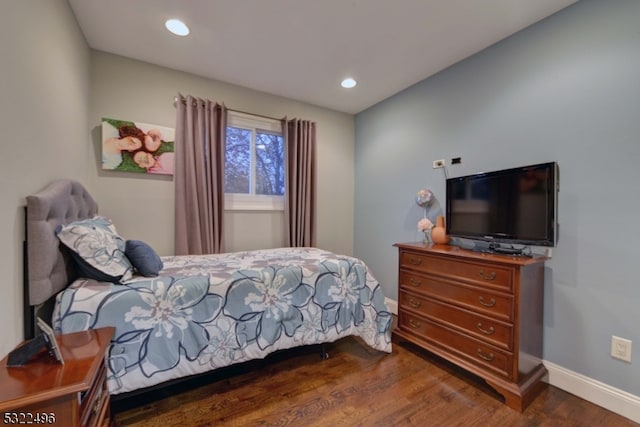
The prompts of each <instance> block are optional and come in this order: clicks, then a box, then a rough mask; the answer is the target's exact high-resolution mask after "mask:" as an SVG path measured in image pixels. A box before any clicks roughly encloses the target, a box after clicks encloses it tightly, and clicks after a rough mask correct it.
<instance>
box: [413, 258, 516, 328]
mask: <svg viewBox="0 0 640 427" xmlns="http://www.w3.org/2000/svg"><path fill="white" fill-rule="evenodd" d="M400 289H404V290H407V291H410V292H413V293H418V294H420V295H424V296H428V297H431V298H436V299H439V300H442V301H445V302H448V303H451V304H454V305H457V306H461V307H464V308H467V309H469V310H472V311H475V312H478V313H482V314H486V315H488V316H491V317H495V318H498V319H503V320H508V321H513V312H514V306H513V296H512V295H509V294H504V293H499V292H494V291H491V290H489V289H485V288H482V287H477V286H471V285H467V284H464V283H459V282H452V281H445V280H439V279H435V278H432V277H430V276H426V275H421V274H414V273H412V272H408V271H405V270H401V271H400Z"/></svg>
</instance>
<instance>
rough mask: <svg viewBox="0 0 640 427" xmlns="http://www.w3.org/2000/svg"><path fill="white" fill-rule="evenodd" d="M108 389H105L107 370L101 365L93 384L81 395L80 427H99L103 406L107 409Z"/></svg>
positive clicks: (102, 415)
mask: <svg viewBox="0 0 640 427" xmlns="http://www.w3.org/2000/svg"><path fill="white" fill-rule="evenodd" d="M108 402H109V389H108V388H107V369H106V367H105V364H104V363H102V365H101V366H100V368H99V369H98V373H97V374H96V376H95V378H94V382H93V383H92V384H91V386H90V387H89V389H88V390H87V391H86V392H85V393H83V394H82V397H81V403H80V425H82V426H99V425H101V424H102V422H101V420H102V418H104V414H103V413H104V412H105V406H107V408H106V409H108V406H109V405H108Z"/></svg>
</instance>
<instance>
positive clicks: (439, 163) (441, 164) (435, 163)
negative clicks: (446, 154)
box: [433, 159, 444, 169]
mask: <svg viewBox="0 0 640 427" xmlns="http://www.w3.org/2000/svg"><path fill="white" fill-rule="evenodd" d="M443 167H444V159H440V160H434V161H433V168H434V169H439V168H443Z"/></svg>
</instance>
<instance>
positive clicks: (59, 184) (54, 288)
mask: <svg viewBox="0 0 640 427" xmlns="http://www.w3.org/2000/svg"><path fill="white" fill-rule="evenodd" d="M97 213H98V204H97V203H96V202H95V200H94V199H93V198H92V197H91V195H90V194H89V193H88V192H87V190H86V189H85V188H84V187H83V186H82V184H80V183H79V182H76V181H72V180H58V181H54V182H52V183H51V184H50V185H48V186H47V187H46V188H45V189H44V190H42V191H40V192H39V193H36V194H34V195H31V196H27V205H26V207H25V235H26V237H25V242H24V248H23V251H24V335H25V339H30V338H33V337H34V336H35V335H36V333H37V332H36V327H35V325H36V318H37V317H41V318H42V319H43V320H46V321H47V323H49V322H50V319H51V313H52V311H53V303H54V298H55V295H56V294H57V293H58V292H59V291H61V290H62V289H64V288H66V287H67V285H68V284H69V283H71V282H72V281H73V280H75V279H76V277H77V275H76V274H75V272H74V268H73V264H72V260H71V258H70V257H69V256H68V255H67V253H66V251H64V250H62V248H61V246H60V242H59V240H58V238H57V237H56V234H55V229H56V227H57V226H58V225H61V224H68V223H70V222H73V221H77V220H80V219H86V218H91V217H93V216H95V215H96V214H97Z"/></svg>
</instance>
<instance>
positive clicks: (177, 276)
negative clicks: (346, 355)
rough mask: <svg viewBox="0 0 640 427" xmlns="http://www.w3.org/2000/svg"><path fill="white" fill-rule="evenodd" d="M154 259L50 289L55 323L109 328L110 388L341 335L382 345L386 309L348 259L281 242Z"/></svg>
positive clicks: (61, 327) (67, 328) (387, 343)
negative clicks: (152, 269) (112, 279)
mask: <svg viewBox="0 0 640 427" xmlns="http://www.w3.org/2000/svg"><path fill="white" fill-rule="evenodd" d="M162 260H163V262H164V269H163V270H162V272H161V274H160V276H158V277H156V278H134V279H133V280H131V281H129V282H127V283H126V284H124V285H121V284H113V283H104V282H96V281H94V280H88V279H79V280H76V281H75V282H74V283H72V284H71V285H70V286H69V287H68V288H67V289H65V290H64V291H62V292H61V293H59V294H58V296H57V303H56V307H55V310H54V315H53V322H52V323H53V326H54V328H55V329H56V331H58V332H61V333H68V332H75V331H79V330H85V329H89V328H99V327H103V326H115V328H116V332H115V335H114V338H113V340H112V343H111V346H110V348H109V354H108V368H109V372H108V385H109V391H110V393H111V394H118V393H123V392H127V391H132V390H135V389H139V388H144V387H148V386H151V385H155V384H158V383H161V382H164V381H166V380H170V379H175V378H180V377H184V376H188V375H193V374H197V373H202V372H206V371H209V370H212V369H216V368H220V367H223V366H228V365H231V364H235V363H239V362H243V361H247V360H252V359H259V358H264V357H265V356H266V355H268V354H270V353H272V352H274V351H276V350H280V349H286V348H292V347H297V346H302V345H309V344H318V343H325V342H332V341H335V340H337V339H339V338H341V337H345V336H349V335H355V336H359V337H361V338H362V340H363V341H364V342H365V343H366V344H368V345H369V346H371V347H372V348H374V349H377V350H380V351H385V352H391V336H390V327H391V314H390V312H389V311H388V309H387V307H386V305H385V302H384V296H383V294H382V290H381V288H380V285H379V283H378V282H377V281H376V279H375V278H374V277H373V275H372V274H371V273H370V272H369V270H368V268H367V266H366V265H365V263H364V262H362V261H361V260H359V259H357V258H352V257H347V256H343V255H336V254H334V253H332V252H328V251H324V250H320V249H317V248H281V249H271V250H259V251H249V252H236V253H230V254H219V255H205V256H175V257H163V258H162Z"/></svg>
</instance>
